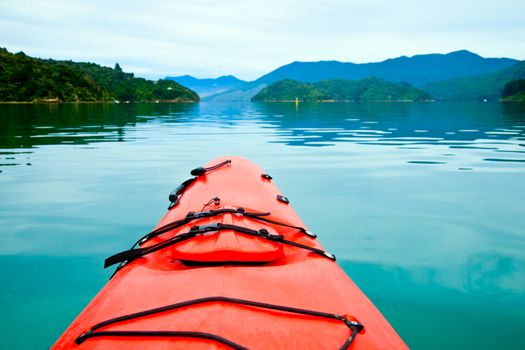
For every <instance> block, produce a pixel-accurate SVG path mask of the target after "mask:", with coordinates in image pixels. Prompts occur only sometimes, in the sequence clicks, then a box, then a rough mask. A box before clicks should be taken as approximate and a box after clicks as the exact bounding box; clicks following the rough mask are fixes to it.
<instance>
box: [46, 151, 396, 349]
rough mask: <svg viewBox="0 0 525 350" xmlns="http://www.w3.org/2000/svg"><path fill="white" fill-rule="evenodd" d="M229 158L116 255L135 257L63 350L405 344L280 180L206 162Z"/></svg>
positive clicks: (244, 163) (237, 163) (71, 331)
mask: <svg viewBox="0 0 525 350" xmlns="http://www.w3.org/2000/svg"><path fill="white" fill-rule="evenodd" d="M228 160H230V162H227V161H228ZM221 163H224V165H223V166H220V167H218V168H215V169H213V168H212V170H210V171H208V172H205V173H204V174H202V175H199V176H196V178H195V180H193V181H191V183H189V185H188V186H186V187H185V188H184V189H183V190H182V191H179V192H180V193H179V194H176V195H175V196H174V198H172V199H174V200H175V201H176V205H173V206H172V207H171V209H170V210H169V211H168V212H167V214H166V215H165V216H164V218H163V219H162V220H161V221H160V222H159V224H158V225H157V226H156V227H155V230H156V231H155V230H154V231H152V232H153V233H156V234H153V235H150V236H148V237H147V238H146V239H145V240H144V241H143V242H142V243H141V244H140V245H138V246H137V247H135V248H134V249H132V250H131V251H126V252H125V253H124V254H123V255H121V256H118V257H117V258H122V256H124V257H127V258H128V259H127V260H123V261H124V262H125V264H121V265H120V266H119V268H118V269H117V272H116V273H115V275H114V276H113V278H112V279H111V280H110V281H109V282H108V284H107V285H106V286H105V287H104V288H103V289H102V291H101V292H100V293H99V294H98V295H97V296H96V297H95V298H94V299H93V300H92V301H91V303H90V304H89V305H88V306H87V307H86V309H85V310H84V311H83V312H82V313H81V314H80V315H79V316H78V317H77V319H76V320H75V321H73V323H72V324H71V325H70V327H69V328H68V329H67V330H66V331H65V333H64V334H63V335H62V337H61V338H60V339H59V340H58V341H57V343H56V344H55V345H54V348H56V349H69V348H79V349H120V348H122V349H123V348H126V349H135V348H136V349H159V348H163V349H188V348H192V349H229V348H238V349H243V348H249V349H290V348H301V349H343V348H348V347H350V348H351V349H405V348H406V345H405V344H404V343H403V341H402V340H401V339H400V338H399V336H398V335H397V334H396V332H395V331H394V330H393V329H392V327H391V326H390V325H389V324H388V322H387V321H386V320H385V319H384V317H383V316H382V315H381V313H380V312H379V311H378V310H377V309H376V308H375V306H374V305H373V304H372V303H371V302H370V301H369V300H368V298H367V297H366V296H365V295H364V294H363V293H362V292H361V291H360V290H359V288H358V287H357V286H356V285H355V284H354V283H353V282H352V281H351V280H350V278H348V276H347V275H346V274H345V273H344V271H343V270H342V269H341V268H340V267H339V266H338V265H337V263H335V262H334V258H333V256H332V255H331V254H330V253H328V252H325V251H324V250H323V247H322V246H321V245H320V244H319V243H318V241H317V239H316V238H315V237H314V235H312V234H311V233H309V232H308V231H307V230H306V228H305V226H304V223H303V222H302V221H301V219H300V218H299V217H298V216H297V214H296V213H295V211H294V210H293V208H292V207H291V205H290V204H289V203H287V201H286V200H285V199H284V200H283V198H282V197H281V198H278V196H282V194H281V193H280V192H279V190H278V188H277V187H276V186H275V185H274V184H273V181H272V179H271V177H269V176H264V173H263V172H262V170H261V169H260V168H259V167H258V166H256V165H255V164H253V163H251V162H249V161H248V160H246V159H243V158H240V157H232V158H226V157H224V158H219V159H216V160H214V161H212V162H210V163H209V166H208V167H213V166H214V165H216V164H221ZM216 198H218V199H216ZM192 213H193V214H192ZM202 213H204V214H202ZM188 214H189V215H188ZM249 214H252V216H250V215H249ZM172 223H176V224H178V225H179V226H177V225H175V226H173V224H172ZM170 225H172V226H170ZM159 232H160V233H159ZM192 232H193V234H192ZM185 235H186V236H185ZM170 240H171V241H170ZM287 242H288V243H287ZM141 254H144V255H141ZM116 261H119V260H118V259H116ZM170 306H171V308H170ZM159 308H160V309H159ZM153 311H154V312H153ZM294 311H295V312H294ZM135 313H139V314H138V315H133V314H135ZM125 315H129V317H127V318H126V317H124V318H121V319H117V322H106V323H102V326H100V327H99V326H96V325H97V324H99V323H101V322H105V321H108V320H111V319H114V318H116V317H117V318H118V317H122V316H125ZM361 325H363V326H364V329H361V328H362V327H361ZM94 326H95V329H93V327H94ZM90 332H91V333H90ZM86 333H87V335H84V336H83V337H80V336H81V335H83V334H86ZM79 337H80V338H79ZM228 342H229V343H228ZM236 346H239V347H236Z"/></svg>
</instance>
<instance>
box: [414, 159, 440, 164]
mask: <svg viewBox="0 0 525 350" xmlns="http://www.w3.org/2000/svg"><path fill="white" fill-rule="evenodd" d="M407 163H410V164H447V163H446V162H435V161H431V160H409V161H407Z"/></svg>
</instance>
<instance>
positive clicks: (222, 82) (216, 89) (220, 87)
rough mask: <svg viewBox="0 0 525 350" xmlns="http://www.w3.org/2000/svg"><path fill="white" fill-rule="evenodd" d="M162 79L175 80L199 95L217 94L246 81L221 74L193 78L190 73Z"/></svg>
mask: <svg viewBox="0 0 525 350" xmlns="http://www.w3.org/2000/svg"><path fill="white" fill-rule="evenodd" d="M164 79H166V80H173V81H176V82H177V83H179V84H181V85H183V86H186V87H188V88H190V89H192V90H193V91H195V92H196V93H198V94H199V96H200V97H206V96H209V95H213V94H218V93H221V92H223V91H227V90H230V89H233V88H236V87H237V86H239V85H242V84H244V83H246V81H244V80H241V79H238V78H236V77H234V76H233V75H223V76H220V77H218V78H205V79H199V78H195V77H192V76H191V75H181V76H178V77H166V78H164Z"/></svg>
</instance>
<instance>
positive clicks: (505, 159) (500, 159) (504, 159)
mask: <svg viewBox="0 0 525 350" xmlns="http://www.w3.org/2000/svg"><path fill="white" fill-rule="evenodd" d="M483 160H484V161H487V162H508V163H525V159H508V158H483Z"/></svg>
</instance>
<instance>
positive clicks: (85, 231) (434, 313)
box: [0, 103, 525, 349]
mask: <svg viewBox="0 0 525 350" xmlns="http://www.w3.org/2000/svg"><path fill="white" fill-rule="evenodd" d="M226 154H230V155H233V154H235V155H242V156H245V157H248V158H250V159H252V160H253V161H255V162H257V163H258V164H259V165H260V166H261V167H263V169H265V170H266V171H267V172H268V173H270V174H271V175H272V176H273V177H274V179H275V181H276V183H277V185H278V186H279V187H280V188H281V190H282V192H283V193H284V194H286V195H287V196H288V197H289V198H290V199H291V201H292V204H293V205H294V207H295V208H296V210H297V211H298V213H299V215H300V216H301V217H302V218H303V220H304V221H305V222H306V224H307V225H308V226H309V227H310V228H311V229H312V230H314V231H315V232H317V233H318V235H319V237H320V240H321V242H322V243H323V245H324V246H325V247H326V248H327V249H328V250H330V251H332V252H334V253H335V254H336V255H337V257H338V261H339V263H340V264H341V265H342V266H343V268H344V269H345V271H347V273H348V274H349V275H350V276H351V277H352V279H353V280H354V281H355V282H356V283H357V284H358V285H359V286H360V287H361V289H362V290H363V291H364V292H365V293H366V294H367V295H368V296H369V297H370V298H371V299H372V301H373V302H374V303H375V304H376V305H377V306H378V307H379V309H380V310H381V311H382V312H383V313H384V315H385V316H386V317H387V319H388V320H389V321H390V322H391V323H392V325H393V326H394V327H395V328H396V330H397V331H398V332H399V334H400V335H401V336H402V337H403V339H404V340H405V341H406V342H407V344H408V345H409V346H411V347H412V348H414V349H466V348H473V349H489V348H498V349H524V348H525V340H524V339H525V338H524V337H523V334H524V333H525V322H524V321H525V104H499V103H424V104H412V103H388V104H381V103H375V104H319V105H316V104H313V105H302V104H301V105H300V106H299V107H298V108H297V109H296V107H295V105H293V104H269V105H258V104H245V105H220V104H206V103H201V104H195V105H175V104H171V105H169V104H129V105H100V104H93V105H91V104H85V105H0V228H1V229H0V263H1V265H0V266H1V269H0V281H1V283H0V333H1V338H2V342H1V345H0V347H2V348H5V349H45V348H48V347H49V346H50V345H51V344H52V343H53V342H54V341H55V340H56V338H57V337H58V336H59V335H60V334H61V332H62V331H63V330H64V329H65V328H66V326H67V325H68V324H69V323H70V322H71V321H72V320H73V318H74V317H75V316H76V315H77V314H78V313H79V312H80V311H81V310H82V308H83V307H84V306H85V305H86V304H87V303H88V301H89V300H91V298H92V297H93V296H94V295H95V294H96V293H97V291H98V290H99V289H100V288H101V287H102V286H103V285H104V284H105V283H106V281H107V278H108V276H109V274H110V272H111V271H104V270H103V269H102V262H103V259H104V258H105V257H107V256H108V255H111V254H112V253H114V252H117V251H120V250H122V249H126V248H127V247H128V246H129V244H130V242H132V241H134V239H135V238H136V237H138V236H139V235H140V234H142V233H145V232H147V231H148V230H149V229H151V228H152V226H153V225H154V224H155V223H156V222H157V221H158V220H159V219H160V217H161V216H162V215H163V213H164V211H165V209H166V205H167V195H168V192H169V191H170V190H171V189H172V188H173V187H175V186H176V185H178V184H179V183H180V182H181V181H182V180H185V179H186V178H187V177H188V175H189V173H188V171H189V169H192V168H194V167H196V166H199V165H201V164H203V163H204V162H207V161H208V160H210V159H212V158H215V157H217V156H220V155H226Z"/></svg>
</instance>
